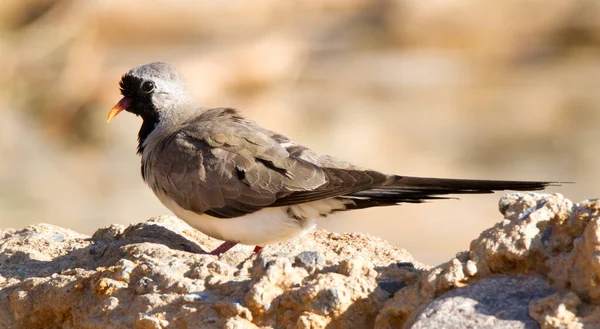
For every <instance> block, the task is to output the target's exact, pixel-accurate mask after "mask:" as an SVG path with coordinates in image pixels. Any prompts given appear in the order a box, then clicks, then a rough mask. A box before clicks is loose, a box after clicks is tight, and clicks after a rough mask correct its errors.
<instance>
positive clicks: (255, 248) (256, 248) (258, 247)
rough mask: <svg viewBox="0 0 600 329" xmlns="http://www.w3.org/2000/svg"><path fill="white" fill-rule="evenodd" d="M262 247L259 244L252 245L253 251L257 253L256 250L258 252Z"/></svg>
mask: <svg viewBox="0 0 600 329" xmlns="http://www.w3.org/2000/svg"><path fill="white" fill-rule="evenodd" d="M262 248H263V247H261V246H256V247H254V253H255V254H258V252H259V251H261V250H262Z"/></svg>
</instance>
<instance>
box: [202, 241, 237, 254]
mask: <svg viewBox="0 0 600 329" xmlns="http://www.w3.org/2000/svg"><path fill="white" fill-rule="evenodd" d="M236 244H237V242H233V241H225V242H223V243H222V244H221V245H220V246H218V247H217V249H215V250H213V251H211V252H209V253H208V254H209V255H214V256H219V255H221V254H222V253H224V252H226V251H228V250H229V249H231V248H233V247H234V246H235V245H236Z"/></svg>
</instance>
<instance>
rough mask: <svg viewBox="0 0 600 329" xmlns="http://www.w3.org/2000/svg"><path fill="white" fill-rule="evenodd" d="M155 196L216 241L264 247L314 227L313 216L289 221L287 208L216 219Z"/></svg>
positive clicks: (178, 215)
mask: <svg viewBox="0 0 600 329" xmlns="http://www.w3.org/2000/svg"><path fill="white" fill-rule="evenodd" d="M157 196H158V198H159V199H160V201H161V202H162V203H163V204H164V205H165V207H167V208H169V210H171V211H172V212H173V213H174V214H175V215H176V216H177V217H179V218H181V219H182V220H183V221H185V222H186V223H188V224H189V225H190V226H192V227H194V228H195V229H197V230H199V231H200V232H202V233H204V234H206V235H208V236H210V237H213V238H215V239H219V240H226V241H233V242H238V243H241V244H247V245H255V246H265V245H267V244H273V243H278V242H284V241H288V240H291V239H293V238H295V237H296V236H299V235H301V234H303V233H304V232H306V231H308V230H311V229H313V228H315V227H316V224H315V219H314V217H312V218H309V219H302V220H297V219H294V218H290V217H289V215H288V214H287V212H286V211H287V207H275V208H265V209H262V210H259V211H257V212H255V213H252V214H248V215H245V216H240V217H235V218H216V217H212V216H208V215H198V214H196V213H194V212H191V211H189V210H185V209H183V208H181V207H180V206H179V205H178V204H177V203H176V202H175V201H173V200H172V199H171V198H169V197H167V196H165V195H157Z"/></svg>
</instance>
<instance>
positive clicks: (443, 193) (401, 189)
mask: <svg viewBox="0 0 600 329" xmlns="http://www.w3.org/2000/svg"><path fill="white" fill-rule="evenodd" d="M558 185H560V183H558V182H533V181H505V180H476V179H450V178H425V177H410V176H392V177H390V182H389V183H388V184H386V185H384V186H382V187H378V188H374V189H370V190H364V191H360V192H355V193H352V194H348V195H345V196H344V198H347V199H352V200H353V201H354V203H355V204H356V206H355V207H350V208H352V209H360V208H368V207H377V206H388V205H394V204H399V203H422V202H426V201H427V200H434V199H450V198H451V197H448V196H447V195H451V194H485V193H493V192H495V191H505V190H511V191H537V190H543V189H544V188H546V187H548V186H558Z"/></svg>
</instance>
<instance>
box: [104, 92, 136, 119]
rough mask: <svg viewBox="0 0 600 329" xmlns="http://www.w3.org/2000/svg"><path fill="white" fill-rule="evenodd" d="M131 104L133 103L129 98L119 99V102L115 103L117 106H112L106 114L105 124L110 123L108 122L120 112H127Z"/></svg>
mask: <svg viewBox="0 0 600 329" xmlns="http://www.w3.org/2000/svg"><path fill="white" fill-rule="evenodd" d="M131 103H133V99H132V98H129V97H123V98H121V100H120V101H119V102H118V103H117V105H115V106H113V108H112V109H110V112H108V119H107V120H106V122H110V120H112V119H113V118H114V117H116V116H117V114H119V113H121V111H123V110H127V109H128V108H129V107H130V106H131Z"/></svg>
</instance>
